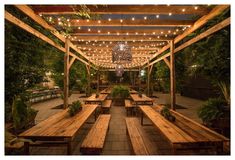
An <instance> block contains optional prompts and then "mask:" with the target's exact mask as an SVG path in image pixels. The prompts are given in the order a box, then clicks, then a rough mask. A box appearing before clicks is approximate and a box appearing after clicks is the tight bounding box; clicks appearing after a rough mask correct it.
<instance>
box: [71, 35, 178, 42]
mask: <svg viewBox="0 0 235 160" xmlns="http://www.w3.org/2000/svg"><path fill="white" fill-rule="evenodd" d="M172 39H173V38H169V37H165V36H161V37H160V36H120V35H119V36H97V35H95V36H78V37H77V39H76V40H73V41H72V42H76V41H79V40H81V41H133V40H134V41H140V42H143V41H148V42H149V41H169V40H172Z"/></svg>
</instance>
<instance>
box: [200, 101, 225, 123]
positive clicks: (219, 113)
mask: <svg viewBox="0 0 235 160" xmlns="http://www.w3.org/2000/svg"><path fill="white" fill-rule="evenodd" d="M224 106H226V102H225V101H224V100H222V99H220V98H210V99H208V100H207V101H206V103H205V104H204V105H203V106H202V107H201V108H199V110H198V116H199V118H201V119H202V121H203V123H204V124H205V125H207V126H212V125H213V122H215V121H217V120H219V119H220V118H222V117H223V116H224Z"/></svg>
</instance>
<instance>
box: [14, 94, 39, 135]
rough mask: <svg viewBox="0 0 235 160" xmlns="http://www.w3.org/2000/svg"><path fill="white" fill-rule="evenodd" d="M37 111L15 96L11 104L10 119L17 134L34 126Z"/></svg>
mask: <svg viewBox="0 0 235 160" xmlns="http://www.w3.org/2000/svg"><path fill="white" fill-rule="evenodd" d="M37 113H38V111H36V110H34V109H32V108H31V107H30V106H28V105H27V104H26V103H25V102H24V100H22V98H21V97H20V96H16V97H15V99H14V100H13V103H12V118H13V126H14V129H15V130H16V131H17V132H18V131H20V130H22V129H26V128H27V127H29V126H30V125H32V124H34V119H35V117H36V115H37Z"/></svg>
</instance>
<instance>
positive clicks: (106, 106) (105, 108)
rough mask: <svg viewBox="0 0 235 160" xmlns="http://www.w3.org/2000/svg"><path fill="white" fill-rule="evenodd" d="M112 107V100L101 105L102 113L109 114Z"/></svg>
mask: <svg viewBox="0 0 235 160" xmlns="http://www.w3.org/2000/svg"><path fill="white" fill-rule="evenodd" d="M111 105H112V100H105V101H104V102H103V103H102V105H101V108H102V112H105V111H108V112H109V110H110V108H111Z"/></svg>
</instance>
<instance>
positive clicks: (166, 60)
mask: <svg viewBox="0 0 235 160" xmlns="http://www.w3.org/2000/svg"><path fill="white" fill-rule="evenodd" d="M163 60H164V62H165V63H166V65H167V66H168V68H170V67H171V65H170V62H169V61H168V59H167V58H163Z"/></svg>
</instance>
